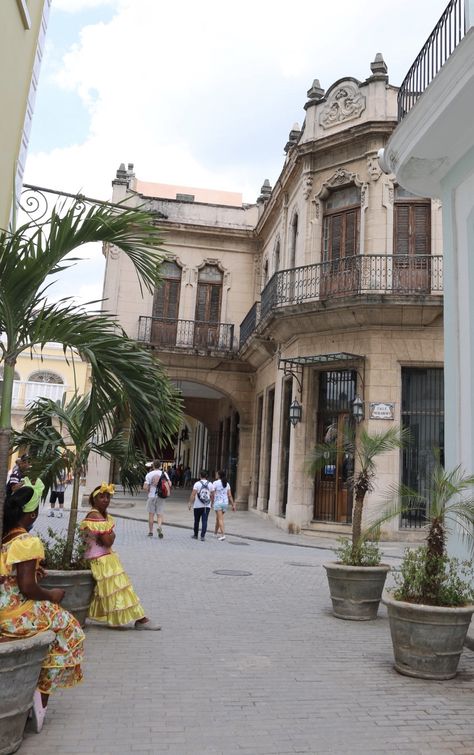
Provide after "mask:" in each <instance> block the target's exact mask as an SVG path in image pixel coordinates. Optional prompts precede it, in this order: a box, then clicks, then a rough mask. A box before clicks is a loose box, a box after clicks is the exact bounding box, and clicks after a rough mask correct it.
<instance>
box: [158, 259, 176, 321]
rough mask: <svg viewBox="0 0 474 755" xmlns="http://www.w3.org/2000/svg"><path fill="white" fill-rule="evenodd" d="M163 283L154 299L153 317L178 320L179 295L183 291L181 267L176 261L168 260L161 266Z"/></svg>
mask: <svg viewBox="0 0 474 755" xmlns="http://www.w3.org/2000/svg"><path fill="white" fill-rule="evenodd" d="M160 274H161V277H162V282H161V284H160V285H159V286H158V287H157V289H156V291H155V296H154V299H153V312H152V315H153V317H159V318H162V319H167V320H177V319H178V312H179V295H180V292H181V268H180V267H179V265H178V264H177V263H176V262H171V261H169V260H167V261H166V262H163V263H162V264H161V266H160Z"/></svg>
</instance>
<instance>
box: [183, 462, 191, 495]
mask: <svg viewBox="0 0 474 755" xmlns="http://www.w3.org/2000/svg"><path fill="white" fill-rule="evenodd" d="M183 481H184V488H185V490H189V488H190V487H191V467H186V468H185V470H184V472H183Z"/></svg>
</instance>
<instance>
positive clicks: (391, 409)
mask: <svg viewBox="0 0 474 755" xmlns="http://www.w3.org/2000/svg"><path fill="white" fill-rule="evenodd" d="M369 418H370V419H394V418H395V404H394V403H392V402H389V401H379V402H373V403H370V404H369Z"/></svg>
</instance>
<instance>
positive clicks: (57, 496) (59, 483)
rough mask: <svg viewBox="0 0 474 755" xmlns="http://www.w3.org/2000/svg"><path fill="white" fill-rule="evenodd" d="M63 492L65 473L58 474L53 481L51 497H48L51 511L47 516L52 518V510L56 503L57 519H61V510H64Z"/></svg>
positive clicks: (64, 488)
mask: <svg viewBox="0 0 474 755" xmlns="http://www.w3.org/2000/svg"><path fill="white" fill-rule="evenodd" d="M65 490H66V473H65V472H60V473H59V475H58V476H57V477H56V478H55V480H54V481H53V484H52V487H51V495H50V496H49V503H50V506H51V511H50V512H49V514H48V516H54V509H55V506H56V501H57V502H58V506H59V511H58V517H59V518H61V517H62V515H63V510H64V491H65Z"/></svg>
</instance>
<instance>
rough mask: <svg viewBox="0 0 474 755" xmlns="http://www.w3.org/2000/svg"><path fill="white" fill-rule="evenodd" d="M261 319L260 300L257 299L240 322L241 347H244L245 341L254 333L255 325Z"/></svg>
mask: <svg viewBox="0 0 474 755" xmlns="http://www.w3.org/2000/svg"><path fill="white" fill-rule="evenodd" d="M259 320H260V302H259V301H256V302H255V304H253V305H252V307H251V308H250V309H249V311H248V312H247V314H246V315H245V317H244V319H243V320H242V322H241V323H240V337H239V347H240V348H242V346H243V345H244V343H245V342H246V341H247V339H248V338H250V336H251V335H252V333H253V332H254V330H255V327H256V325H257V323H258V321H259Z"/></svg>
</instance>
